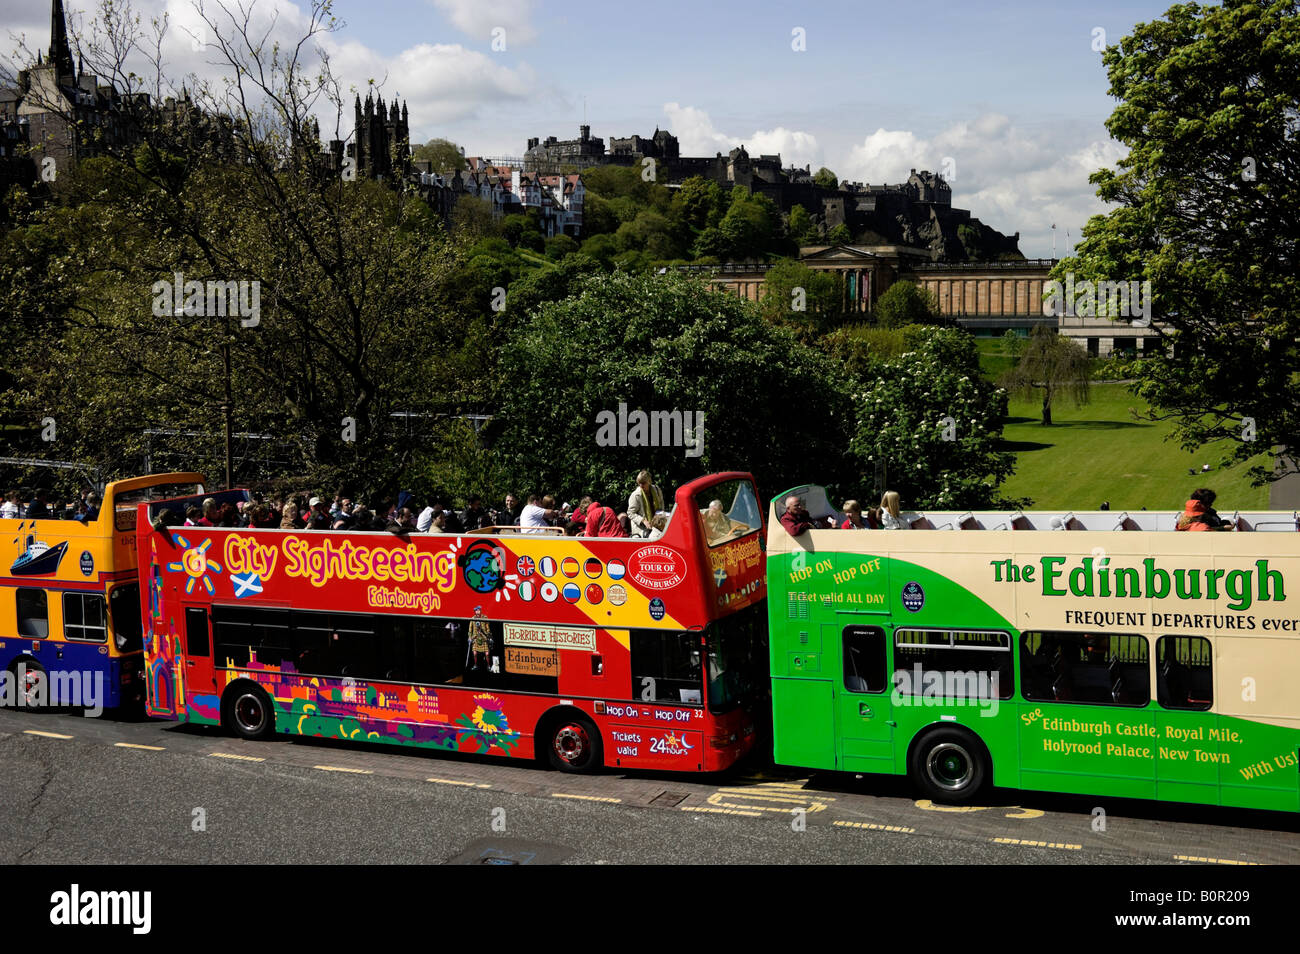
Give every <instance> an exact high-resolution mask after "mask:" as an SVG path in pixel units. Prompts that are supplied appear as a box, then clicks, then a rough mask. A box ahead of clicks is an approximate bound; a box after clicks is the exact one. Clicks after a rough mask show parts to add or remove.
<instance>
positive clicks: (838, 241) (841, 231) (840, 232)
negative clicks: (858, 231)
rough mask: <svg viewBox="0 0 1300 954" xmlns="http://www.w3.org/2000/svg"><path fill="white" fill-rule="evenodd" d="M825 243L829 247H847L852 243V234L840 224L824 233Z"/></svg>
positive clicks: (846, 227)
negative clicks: (827, 243) (828, 244)
mask: <svg viewBox="0 0 1300 954" xmlns="http://www.w3.org/2000/svg"><path fill="white" fill-rule="evenodd" d="M826 241H827V242H829V243H830V244H831V245H848V244H849V243H850V242H852V241H853V233H852V232H850V231H849V227H848V226H847V225H845V224H844V223H843V222H841V223H840V224H839V225H837V226H835V228H833V229H831V230H830V231H829V232H827V233H826Z"/></svg>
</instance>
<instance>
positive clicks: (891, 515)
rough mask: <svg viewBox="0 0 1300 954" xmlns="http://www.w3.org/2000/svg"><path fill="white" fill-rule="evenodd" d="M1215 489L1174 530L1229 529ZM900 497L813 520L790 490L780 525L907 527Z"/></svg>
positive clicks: (849, 506) (1190, 506)
mask: <svg viewBox="0 0 1300 954" xmlns="http://www.w3.org/2000/svg"><path fill="white" fill-rule="evenodd" d="M1215 497H1216V495H1215V493H1214V491H1213V490H1210V489H1208V488H1206V487H1202V488H1200V489H1199V490H1193V491H1192V495H1191V497H1190V498H1189V499H1188V501H1187V503H1186V504H1184V505H1183V512H1182V513H1180V514H1179V515H1178V520H1177V522H1176V523H1175V525H1174V529H1175V530H1231V529H1232V521H1231V520H1224V519H1223V518H1222V517H1220V516H1219V514H1218V511H1216V510H1215V509H1214V501H1215ZM899 505H900V498H899V495H898V493H897V492H896V491H893V490H887V491H885V493H884V496H882V497H881V498H880V506H879V507H870V508H868V509H867V511H866V512H865V513H864V512H863V511H862V505H861V504H860V503H858V501H856V500H846V501H844V506H843V507H842V508H841V509H842V510H843V511H844V517H843V519H841V520H839V521H838V522H837V521H836V518H835V516H834V515H831V516H827V517H823V518H821V519H819V520H814V519H813V518H812V517H811V516H810V515H809V513H808V508H807V506H806V505H805V504H804V501H803V498H802V497H799V496H796V495H794V494H792V495H790V496H789V497H786V498H785V509H784V510H783V511H782V513H781V526H783V527H785V529H786V530H787V531H788V532H789V533H790V535H791V536H792V537H797V536H799V534H801V533H804V532H805V531H807V530H825V529H835V528H837V527H838V529H841V530H909V529H911V524H910V523H908V521H907V520H905V519H904V518H903V515H902V511H901V509H900V506H899ZM1101 509H1102V510H1109V509H1110V504H1109V502H1106V503H1103V504H1102V507H1101Z"/></svg>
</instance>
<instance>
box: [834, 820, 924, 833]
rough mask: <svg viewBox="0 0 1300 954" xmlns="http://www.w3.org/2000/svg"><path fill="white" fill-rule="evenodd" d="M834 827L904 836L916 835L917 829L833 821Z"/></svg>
mask: <svg viewBox="0 0 1300 954" xmlns="http://www.w3.org/2000/svg"><path fill="white" fill-rule="evenodd" d="M831 824H832V825H839V826H840V827H841V828H865V829H867V830H868V831H896V832H898V833H899V834H902V835H915V834H916V829H915V828H905V827H903V826H902V825H876V824H873V823H872V822H855V821H833V822H831Z"/></svg>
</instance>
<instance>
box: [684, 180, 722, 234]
mask: <svg viewBox="0 0 1300 954" xmlns="http://www.w3.org/2000/svg"><path fill="white" fill-rule="evenodd" d="M673 202H674V204H676V205H678V206H679V207H680V208H681V210H682V213H683V217H684V219H685V220H686V222H687V223H688V224H689V225H690V226H691V227H693V228H696V229H705V228H708V227H710V226H716V225H717V224H718V222H719V221H721V219H722V213H723V211H724V210H725V208H726V204H727V203H726V198H725V196H724V195H723V192H722V187H721V186H719V185H718V184H717V183H716V182H714V181H713V180H711V179H705V178H704V177H703V176H691V177H690V178H689V179H687V180H686V181H685V182H683V183H682V187H681V188H680V189H678V190H677V194H676V195H675V196H674V197H673Z"/></svg>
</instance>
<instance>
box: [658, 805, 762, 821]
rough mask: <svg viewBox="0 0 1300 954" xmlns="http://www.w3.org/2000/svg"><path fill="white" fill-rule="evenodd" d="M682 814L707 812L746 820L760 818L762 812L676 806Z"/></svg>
mask: <svg viewBox="0 0 1300 954" xmlns="http://www.w3.org/2000/svg"><path fill="white" fill-rule="evenodd" d="M678 807H679V808H680V809H681V810H682V811H684V812H708V813H709V814H712V815H744V816H746V817H747V818H762V817H763V813H762V812H747V811H743V810H741V809H739V808H704V807H702V806H697V805H680V806H678Z"/></svg>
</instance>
